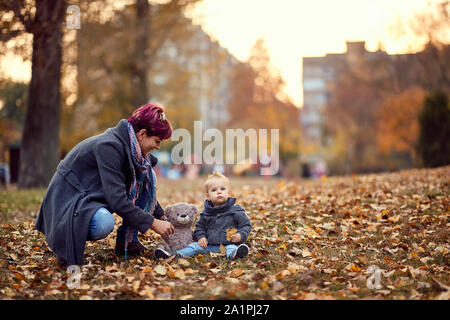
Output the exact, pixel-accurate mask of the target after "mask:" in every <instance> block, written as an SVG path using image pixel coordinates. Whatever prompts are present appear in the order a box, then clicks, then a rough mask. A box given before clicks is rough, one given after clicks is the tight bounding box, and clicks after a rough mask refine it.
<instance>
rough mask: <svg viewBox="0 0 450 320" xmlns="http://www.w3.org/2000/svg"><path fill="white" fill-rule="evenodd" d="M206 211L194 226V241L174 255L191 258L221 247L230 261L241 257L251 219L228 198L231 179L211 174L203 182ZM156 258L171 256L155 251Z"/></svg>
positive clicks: (246, 249)
mask: <svg viewBox="0 0 450 320" xmlns="http://www.w3.org/2000/svg"><path fill="white" fill-rule="evenodd" d="M205 192H206V200H205V208H204V209H203V211H202V212H201V213H200V219H199V220H198V222H197V224H196V225H195V231H194V240H197V242H193V243H191V244H189V245H188V246H186V247H184V248H183V249H181V250H178V251H177V252H176V253H177V254H178V255H179V256H182V257H190V256H193V255H195V254H198V253H202V254H205V253H207V252H219V251H220V245H223V246H224V247H225V249H226V257H227V258H228V259H230V260H235V259H237V258H244V257H246V256H247V255H248V251H249V248H248V246H247V245H245V244H244V242H245V241H246V240H247V237H248V235H249V233H250V230H251V224H250V219H249V218H248V217H247V214H246V213H245V210H244V209H243V208H242V207H241V206H240V205H239V204H236V198H233V197H231V196H230V180H229V179H228V178H227V177H225V176H224V175H223V174H221V173H218V172H216V171H215V172H214V173H213V174H211V175H209V176H208V179H207V180H206V182H205ZM155 256H156V258H168V257H169V256H170V254H169V253H168V252H166V251H165V250H163V249H156V251H155Z"/></svg>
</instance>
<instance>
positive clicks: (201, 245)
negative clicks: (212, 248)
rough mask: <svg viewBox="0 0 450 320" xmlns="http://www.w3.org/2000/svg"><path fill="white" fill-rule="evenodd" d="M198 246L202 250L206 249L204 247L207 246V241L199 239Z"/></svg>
mask: <svg viewBox="0 0 450 320" xmlns="http://www.w3.org/2000/svg"><path fill="white" fill-rule="evenodd" d="M198 245H199V246H200V247H202V248H203V249H206V247H207V246H208V239H206V238H205V237H203V238H201V239H200V240H198Z"/></svg>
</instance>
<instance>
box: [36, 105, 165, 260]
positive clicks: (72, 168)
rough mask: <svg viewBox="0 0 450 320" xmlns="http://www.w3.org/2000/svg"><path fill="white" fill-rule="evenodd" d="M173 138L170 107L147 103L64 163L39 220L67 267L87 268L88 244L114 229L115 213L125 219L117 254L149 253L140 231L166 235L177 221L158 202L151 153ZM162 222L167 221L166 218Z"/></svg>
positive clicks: (38, 225) (78, 147)
mask: <svg viewBox="0 0 450 320" xmlns="http://www.w3.org/2000/svg"><path fill="white" fill-rule="evenodd" d="M171 135H172V125H171V124H170V122H169V121H168V120H166V118H165V114H164V109H163V108H162V107H161V106H158V105H156V104H146V105H144V106H142V107H140V108H138V109H137V110H135V111H134V112H133V113H132V115H131V117H130V118H129V119H128V120H125V119H122V120H120V122H119V123H118V124H117V126H116V127H114V128H110V129H107V130H106V131H105V132H104V133H103V134H100V135H97V136H94V137H90V138H88V139H86V140H83V141H82V142H80V143H79V144H78V145H76V146H75V147H74V148H73V149H72V150H71V151H70V152H69V154H67V156H66V157H65V158H64V160H63V161H61V162H60V163H59V165H58V168H57V170H56V172H55V174H54V176H53V178H52V180H51V182H50V185H49V186H48V189H47V193H46V195H45V197H44V200H43V202H42V205H41V208H40V212H39V215H38V217H37V220H36V229H37V230H39V231H41V232H42V233H44V235H45V237H46V241H47V244H48V245H49V247H50V248H51V249H52V250H53V252H54V253H55V254H56V256H57V262H58V264H59V265H60V266H61V267H63V268H65V267H67V266H69V265H81V264H82V260H83V253H84V248H85V245H86V241H87V240H99V239H102V238H105V237H106V236H107V235H108V234H110V233H111V232H112V231H113V229H114V218H113V216H112V213H114V212H115V213H116V214H118V215H119V216H120V217H122V219H123V224H122V226H120V227H119V228H118V230H117V240H116V246H115V252H116V254H117V255H119V256H121V255H125V256H126V255H127V254H128V255H136V254H146V253H149V252H150V251H149V250H148V249H147V248H145V247H144V246H143V245H142V244H141V243H140V242H139V240H138V238H137V234H138V231H139V232H141V233H145V232H146V231H147V230H148V229H150V228H152V229H153V230H155V231H156V232H157V233H159V234H161V235H163V236H166V235H169V234H171V233H173V231H174V229H173V226H172V224H171V223H169V222H167V221H164V220H162V219H161V218H162V217H163V216H164V210H163V209H162V208H161V206H160V205H159V203H158V201H157V200H156V193H155V190H156V175H155V173H154V171H153V168H152V167H154V166H155V165H156V163H157V158H156V157H154V156H153V155H152V154H151V153H150V151H152V150H155V149H159V147H160V143H161V141H162V140H166V139H169V138H170V136H171ZM160 219H161V220H160Z"/></svg>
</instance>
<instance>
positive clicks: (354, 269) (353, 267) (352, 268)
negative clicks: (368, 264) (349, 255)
mask: <svg viewBox="0 0 450 320" xmlns="http://www.w3.org/2000/svg"><path fill="white" fill-rule="evenodd" d="M350 271H351V272H358V271H361V268H359V267H357V266H355V265H354V264H352V266H351V267H350Z"/></svg>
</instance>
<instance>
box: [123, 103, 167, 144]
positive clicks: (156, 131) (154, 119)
mask: <svg viewBox="0 0 450 320" xmlns="http://www.w3.org/2000/svg"><path fill="white" fill-rule="evenodd" d="M162 114H163V116H162ZM128 122H129V123H130V124H131V125H132V126H133V129H134V131H135V132H139V131H140V130H142V129H145V130H146V131H147V135H148V136H157V137H159V138H160V139H161V140H166V139H169V138H170V137H171V136H172V131H173V129H172V125H171V124H170V122H169V120H167V119H165V114H164V107H162V106H160V105H158V104H156V103H148V104H145V105H143V106H141V107H139V108H138V109H136V110H134V111H133V113H132V114H131V117H129V118H128Z"/></svg>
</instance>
